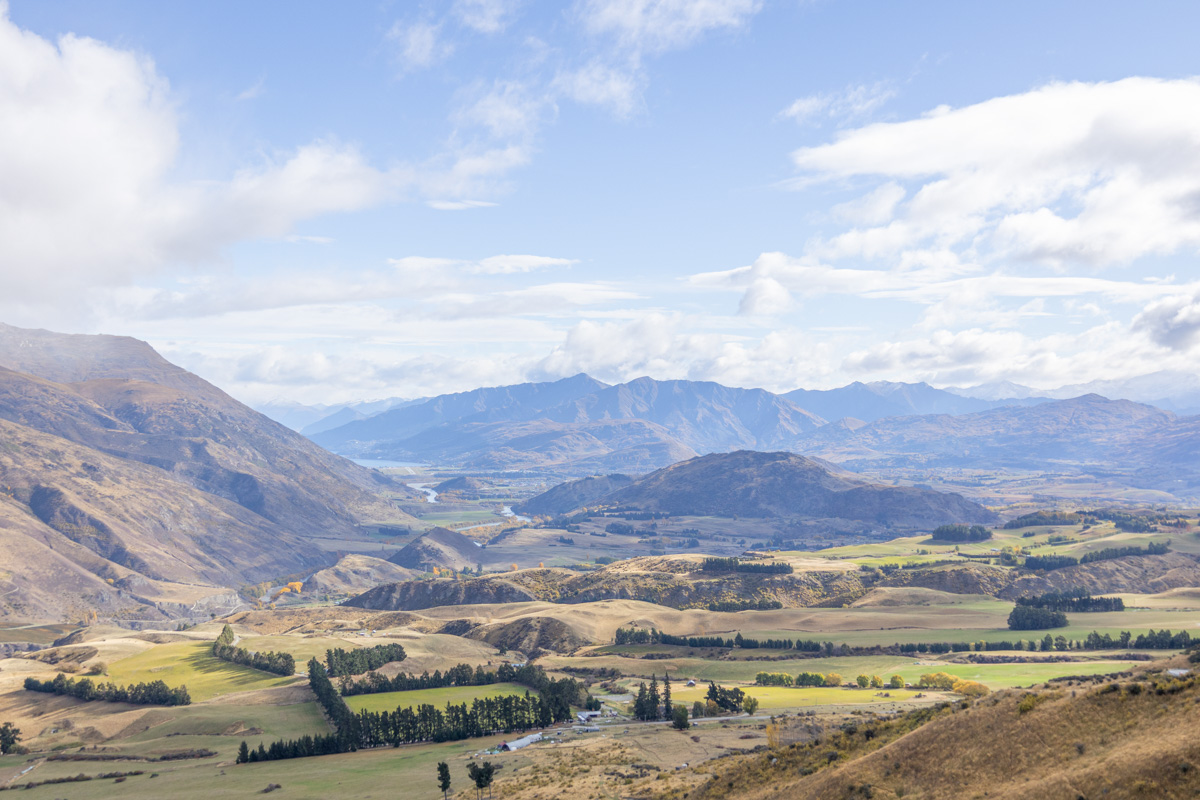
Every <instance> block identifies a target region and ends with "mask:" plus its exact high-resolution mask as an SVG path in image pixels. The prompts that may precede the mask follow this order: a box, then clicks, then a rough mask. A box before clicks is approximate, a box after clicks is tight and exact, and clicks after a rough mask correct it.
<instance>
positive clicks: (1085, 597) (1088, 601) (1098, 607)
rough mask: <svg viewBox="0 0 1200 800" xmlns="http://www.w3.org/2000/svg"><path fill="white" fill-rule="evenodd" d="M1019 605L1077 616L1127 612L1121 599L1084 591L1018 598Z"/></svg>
mask: <svg viewBox="0 0 1200 800" xmlns="http://www.w3.org/2000/svg"><path fill="white" fill-rule="evenodd" d="M1017 605H1019V606H1033V607H1034V608H1048V609H1050V610H1051V611H1070V612H1072V613H1077V614H1084V613H1091V612H1102V611H1124V610H1125V601H1124V600H1122V599H1121V598H1119V597H1093V596H1092V595H1090V594H1088V593H1087V592H1085V591H1084V590H1082V589H1077V590H1074V591H1070V592H1048V593H1046V594H1040V595H1037V596H1036V597H1018V598H1017Z"/></svg>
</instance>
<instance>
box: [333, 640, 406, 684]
mask: <svg viewBox="0 0 1200 800" xmlns="http://www.w3.org/2000/svg"><path fill="white" fill-rule="evenodd" d="M406 658H408V654H407V653H405V652H404V647H403V646H401V645H398V644H380V645H375V646H374V647H359V648H355V649H353V650H348V651H347V650H343V649H342V648H340V647H339V648H337V649H336V650H326V651H325V668H326V671H327V672H328V673H329V677H331V678H337V677H341V676H343V675H361V674H363V673H364V672H370V671H371V670H373V669H379V668H380V667H382V666H383V665H384V664H390V663H392V662H393V661H403V660H404V659H406Z"/></svg>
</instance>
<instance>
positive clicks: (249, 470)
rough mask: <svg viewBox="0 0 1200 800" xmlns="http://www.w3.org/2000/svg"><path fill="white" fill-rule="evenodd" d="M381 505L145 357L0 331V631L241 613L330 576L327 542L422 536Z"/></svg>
mask: <svg viewBox="0 0 1200 800" xmlns="http://www.w3.org/2000/svg"><path fill="white" fill-rule="evenodd" d="M383 490H387V491H389V493H391V494H393V495H399V496H404V495H406V494H408V493H410V490H408V489H407V487H403V486H400V485H397V484H394V483H393V482H392V481H391V480H390V479H389V478H387V477H386V476H383V475H381V474H380V473H378V472H375V471H372V470H367V469H363V468H361V467H359V466H357V465H355V464H353V463H351V462H350V461H347V460H345V459H343V458H340V457H338V456H336V455H333V454H332V453H329V452H328V451H325V450H323V449H321V448H320V447H318V446H316V445H314V444H313V443H312V442H310V441H309V440H308V439H306V438H304V437H303V436H300V435H299V434H297V433H295V432H294V431H292V430H289V429H288V428H286V427H284V426H282V425H279V424H277V423H275V422H273V421H271V420H269V419H267V418H266V417H264V416H262V415H261V414H259V413H258V412H256V411H253V410H252V409H250V408H248V407H246V406H244V405H242V404H241V403H239V402H237V401H236V400H234V399H233V398H231V397H229V396H228V395H226V394H225V393H224V392H222V391H221V390H220V389H217V388H216V387H215V386H213V385H211V384H209V383H207V382H206V381H204V380H203V379H201V378H199V377H197V376H196V375H193V374H192V373H190V372H187V371H186V370H184V369H182V368H180V367H177V366H175V365H174V364H171V363H170V362H168V361H166V360H165V359H163V358H162V357H161V356H159V355H158V353H156V352H155V351H154V350H153V349H152V348H151V347H150V346H149V345H147V344H145V343H144V342H140V341H137V340H135V339H130V338H127V337H116V336H71V335H64V334H57V333H51V332H49V331H39V330H25V329H21V328H14V327H11V326H7V325H0V543H2V545H3V552H4V553H5V554H6V559H5V563H4V564H3V565H0V617H12V618H22V617H36V618H40V619H46V618H64V617H68V618H69V617H70V616H71V615H73V614H76V613H79V612H80V611H82V610H86V609H96V608H99V609H103V610H107V611H109V612H111V613H113V614H115V615H124V616H127V617H128V616H134V617H139V616H147V615H148V616H150V617H153V616H155V614H156V613H158V612H159V611H161V609H162V608H165V607H166V606H170V607H171V613H172V614H173V615H176V616H178V615H180V612H181V611H184V612H186V610H187V608H188V607H189V606H197V604H199V605H203V604H204V603H206V602H207V603H211V602H217V601H214V600H212V598H214V597H223V598H224V599H222V600H220V601H219V602H230V603H236V598H234V597H232V596H231V593H230V591H229V590H230V589H231V588H233V589H236V588H237V587H239V586H242V585H243V584H247V583H257V582H260V581H264V580H267V579H271V578H275V577H278V576H281V575H287V574H291V573H296V572H301V571H305V572H307V571H312V570H313V569H317V568H320V567H322V566H325V565H326V564H328V563H330V562H331V561H332V559H331V558H330V555H329V554H328V553H327V552H326V551H325V550H323V549H322V548H321V547H320V546H319V545H318V544H317V543H316V541H315V539H316V538H317V537H320V538H324V539H337V538H339V537H348V536H351V535H353V534H354V533H355V531H356V529H357V527H358V526H359V524H360V523H361V522H363V521H365V520H372V521H380V522H382V521H390V522H392V523H398V524H408V523H414V524H415V520H413V519H412V518H410V517H407V515H405V514H403V513H401V512H399V511H397V510H396V509H394V508H393V507H392V506H391V504H390V503H388V502H387V501H385V500H383V499H381V497H380V494H379V493H380V492H381V491H383ZM180 607H182V608H180Z"/></svg>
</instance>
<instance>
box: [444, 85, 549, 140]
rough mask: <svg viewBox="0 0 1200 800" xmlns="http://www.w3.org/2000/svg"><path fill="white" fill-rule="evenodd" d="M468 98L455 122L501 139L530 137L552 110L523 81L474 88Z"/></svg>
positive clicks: (543, 94) (544, 95) (457, 113)
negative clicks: (478, 128)
mask: <svg viewBox="0 0 1200 800" xmlns="http://www.w3.org/2000/svg"><path fill="white" fill-rule="evenodd" d="M467 96H468V97H469V98H470V99H469V100H468V101H467V102H465V103H464V104H463V105H462V106H461V107H460V108H459V109H458V111H456V112H455V114H454V121H455V122H457V123H458V124H460V125H478V126H481V127H483V128H486V129H487V130H488V132H489V133H490V134H491V135H492V136H494V137H496V138H500V139H503V138H513V137H517V138H527V137H529V136H531V135H533V134H534V133H535V132H536V131H537V130H538V128H540V127H541V124H542V122H543V121H544V120H545V119H546V118H547V116H548V115H553V113H554V110H555V109H554V105H553V102H552V101H551V98H550V97H549V96H548V95H547V94H545V93H543V92H540V91H537V90H536V89H535V88H534V87H532V86H529V85H528V84H526V83H525V82H523V81H502V80H497V81H494V82H493V83H492V85H491V86H489V87H487V88H486V89H482V88H481V87H480V86H476V87H473V89H472V90H471V91H469V92H468V93H467Z"/></svg>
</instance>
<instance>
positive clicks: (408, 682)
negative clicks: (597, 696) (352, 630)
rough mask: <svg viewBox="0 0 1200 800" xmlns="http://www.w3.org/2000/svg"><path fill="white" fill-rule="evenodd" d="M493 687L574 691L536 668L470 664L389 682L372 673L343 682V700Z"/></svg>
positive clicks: (562, 691)
mask: <svg viewBox="0 0 1200 800" xmlns="http://www.w3.org/2000/svg"><path fill="white" fill-rule="evenodd" d="M493 683H519V684H521V685H522V686H528V687H529V688H530V689H533V690H535V691H537V692H538V693H539V694H542V695H543V696H544V695H545V694H546V693H547V692H549V693H552V694H556V693H568V694H569V693H570V691H572V689H571V687H569V686H568V687H567V688H565V689H564V688H561V687H559V684H560V683H561V681H558V682H555V681H554V680H553V679H551V678H548V677H547V676H546V673H545V671H544V670H543V669H542V668H541V667H538V666H534V665H532V664H526V665H524V666H521V667H514V666H513V665H512V664H501V665H500V666H499V667H497V668H496V669H494V670H486V669H484V668H483V667H475V668H472V667H471V665H470V664H459V665H458V666H456V667H451V668H450V669H448V670H446V671H445V672H441V671H440V670H434V673H433V674H432V675H430V674H429V672H428V671H426V672H423V673H421V674H420V675H410V674H408V673H405V672H401V673H399V674H398V675H396V677H394V678H388V677H387V676H385V675H380V674H379V673H378V672H369V673H367V675H366V676H365V677H363V678H361V679H360V680H357V681H354V680H350V679H348V678H343V679H342V682H341V684H342V685H341V692H342V696H343V697H350V696H352V695H356V694H379V693H380V692H408V691H413V690H416V689H441V688H443V687H445V686H489V685H491V684H493ZM572 683H575V681H572ZM575 691H576V693H577V692H578V690H577V689H575ZM569 702H572V703H573V702H576V701H575V699H574V696H572V697H571V698H570V699H569Z"/></svg>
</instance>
